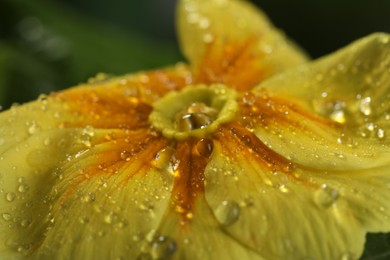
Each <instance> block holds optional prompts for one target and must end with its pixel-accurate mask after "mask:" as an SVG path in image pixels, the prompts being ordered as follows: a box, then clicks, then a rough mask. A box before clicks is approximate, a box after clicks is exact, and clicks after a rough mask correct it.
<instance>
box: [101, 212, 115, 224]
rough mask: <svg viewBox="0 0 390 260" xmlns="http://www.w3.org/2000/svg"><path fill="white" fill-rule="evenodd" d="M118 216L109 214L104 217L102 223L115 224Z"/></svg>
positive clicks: (112, 213)
mask: <svg viewBox="0 0 390 260" xmlns="http://www.w3.org/2000/svg"><path fill="white" fill-rule="evenodd" d="M117 220H118V216H117V215H116V214H115V213H114V212H110V213H108V214H107V215H105V216H104V222H105V223H107V224H113V223H115V222H117Z"/></svg>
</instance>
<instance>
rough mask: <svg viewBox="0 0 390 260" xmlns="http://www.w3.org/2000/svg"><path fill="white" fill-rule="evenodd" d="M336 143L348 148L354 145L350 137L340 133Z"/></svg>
mask: <svg viewBox="0 0 390 260" xmlns="http://www.w3.org/2000/svg"><path fill="white" fill-rule="evenodd" d="M337 142H338V143H339V144H343V145H346V146H348V147H352V146H354V145H355V142H354V141H353V139H352V137H350V136H349V135H348V134H346V133H341V134H340V136H339V138H337Z"/></svg>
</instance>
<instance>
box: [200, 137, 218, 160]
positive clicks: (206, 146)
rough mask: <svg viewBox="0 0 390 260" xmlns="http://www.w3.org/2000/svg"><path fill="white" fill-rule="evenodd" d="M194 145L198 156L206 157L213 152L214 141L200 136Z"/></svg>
mask: <svg viewBox="0 0 390 260" xmlns="http://www.w3.org/2000/svg"><path fill="white" fill-rule="evenodd" d="M195 147H196V151H197V152H198V154H199V155H200V156H203V157H206V158H208V157H210V155H211V153H212V152H213V148H214V143H213V142H212V141H211V140H209V139H204V138H202V139H200V140H199V142H198V143H197V144H196V146H195Z"/></svg>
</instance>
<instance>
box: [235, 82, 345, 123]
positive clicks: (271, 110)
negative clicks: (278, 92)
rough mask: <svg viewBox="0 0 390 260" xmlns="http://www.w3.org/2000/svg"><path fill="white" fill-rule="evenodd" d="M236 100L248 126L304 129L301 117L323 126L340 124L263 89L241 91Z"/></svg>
mask: <svg viewBox="0 0 390 260" xmlns="http://www.w3.org/2000/svg"><path fill="white" fill-rule="evenodd" d="M238 102H239V106H240V112H241V115H242V118H243V121H244V122H245V123H246V125H247V126H248V127H250V128H252V126H253V125H260V126H262V127H265V126H268V125H284V126H290V127H294V128H300V129H301V130H306V129H305V128H304V126H303V125H302V123H301V120H302V118H305V119H309V120H310V121H312V122H313V123H315V124H319V125H322V126H323V127H334V128H340V127H341V125H340V124H337V123H335V122H333V121H331V120H328V119H326V118H324V117H320V116H318V115H316V114H315V113H313V112H311V111H309V110H307V109H304V108H303V107H302V106H300V105H299V104H298V103H297V102H294V101H292V100H291V99H290V98H288V97H282V96H272V95H269V93H268V92H267V91H266V90H264V89H262V90H260V91H257V92H256V93H252V92H246V93H243V94H242V95H241V97H240V98H239V100H238Z"/></svg>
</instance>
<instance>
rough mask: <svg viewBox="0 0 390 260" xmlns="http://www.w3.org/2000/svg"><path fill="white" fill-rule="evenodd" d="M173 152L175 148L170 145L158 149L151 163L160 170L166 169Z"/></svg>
mask: <svg viewBox="0 0 390 260" xmlns="http://www.w3.org/2000/svg"><path fill="white" fill-rule="evenodd" d="M174 152H175V149H174V148H172V147H166V148H164V149H162V150H160V151H159V152H158V153H157V154H156V157H155V160H154V161H153V165H154V166H155V167H156V168H157V169H160V170H163V169H168V168H169V165H170V161H171V157H172V155H173V153H174Z"/></svg>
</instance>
